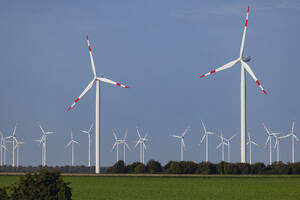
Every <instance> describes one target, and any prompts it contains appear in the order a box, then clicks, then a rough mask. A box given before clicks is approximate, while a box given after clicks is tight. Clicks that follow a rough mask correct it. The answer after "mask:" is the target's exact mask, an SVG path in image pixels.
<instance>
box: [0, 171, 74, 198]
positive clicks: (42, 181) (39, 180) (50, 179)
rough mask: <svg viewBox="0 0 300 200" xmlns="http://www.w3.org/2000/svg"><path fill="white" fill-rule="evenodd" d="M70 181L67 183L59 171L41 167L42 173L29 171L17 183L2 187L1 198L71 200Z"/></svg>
mask: <svg viewBox="0 0 300 200" xmlns="http://www.w3.org/2000/svg"><path fill="white" fill-rule="evenodd" d="M68 184H69V183H65V182H64V181H63V179H62V177H61V176H60V173H59V172H58V171H51V172H50V171H48V170H47V169H45V168H43V169H41V171H40V173H35V174H31V173H28V174H26V175H25V176H22V177H21V178H20V181H19V183H18V184H16V185H12V186H11V187H4V188H1V189H0V199H7V200H9V199H13V200H24V199H26V200H34V199H57V200H69V199H71V196H72V193H71V188H70V187H69V186H68Z"/></svg>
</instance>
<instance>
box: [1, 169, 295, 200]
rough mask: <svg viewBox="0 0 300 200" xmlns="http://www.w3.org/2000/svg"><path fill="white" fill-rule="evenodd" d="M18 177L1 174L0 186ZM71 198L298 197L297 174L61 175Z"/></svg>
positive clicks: (10, 182)
mask: <svg viewBox="0 0 300 200" xmlns="http://www.w3.org/2000/svg"><path fill="white" fill-rule="evenodd" d="M18 178H19V176H5V175H1V176H0V186H4V185H9V184H12V183H14V182H17V181H18ZM64 179H65V180H66V181H67V182H70V183H71V188H72V194H73V199H75V200H76V199H124V200H126V199H146V200H147V199H172V200H176V199H178V200H179V199H246V200H247V199H266V200H267V199H272V200H276V199H278V200H279V199H280V200H283V199H289V200H292V199H300V190H299V188H300V176H286V175H283V176H273V175H270V176H255V175H252V176H174V177H171V176H158V177H152V176H115V177H113V176H64Z"/></svg>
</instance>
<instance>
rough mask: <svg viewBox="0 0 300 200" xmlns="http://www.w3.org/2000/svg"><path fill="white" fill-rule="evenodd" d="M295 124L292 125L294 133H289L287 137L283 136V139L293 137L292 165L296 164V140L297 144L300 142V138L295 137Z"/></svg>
mask: <svg viewBox="0 0 300 200" xmlns="http://www.w3.org/2000/svg"><path fill="white" fill-rule="evenodd" d="M294 128H295V122H293V123H292V132H291V133H288V134H287V135H285V136H281V138H282V139H283V138H288V137H291V138H292V163H294V162H295V139H296V141H297V142H299V139H298V137H297V136H296V135H295V130H294Z"/></svg>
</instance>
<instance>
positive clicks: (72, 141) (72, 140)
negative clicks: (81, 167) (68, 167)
mask: <svg viewBox="0 0 300 200" xmlns="http://www.w3.org/2000/svg"><path fill="white" fill-rule="evenodd" d="M74 144H79V142H77V141H76V140H74V138H73V133H72V129H71V140H70V142H69V143H68V144H67V145H66V146H65V148H67V147H68V146H70V145H72V166H74Z"/></svg>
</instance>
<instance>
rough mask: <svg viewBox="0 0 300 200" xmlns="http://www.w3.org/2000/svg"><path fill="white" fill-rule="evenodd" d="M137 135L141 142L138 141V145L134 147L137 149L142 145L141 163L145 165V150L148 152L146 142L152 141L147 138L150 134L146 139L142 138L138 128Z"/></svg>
mask: <svg viewBox="0 0 300 200" xmlns="http://www.w3.org/2000/svg"><path fill="white" fill-rule="evenodd" d="M136 131H137V134H138V136H139V140H138V141H136V144H135V146H134V148H136V147H137V145H138V144H140V162H141V163H143V164H145V150H146V151H147V147H146V144H145V143H146V142H150V141H151V140H149V139H148V138H147V135H148V133H146V135H145V137H141V134H140V131H139V129H138V128H136Z"/></svg>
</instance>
